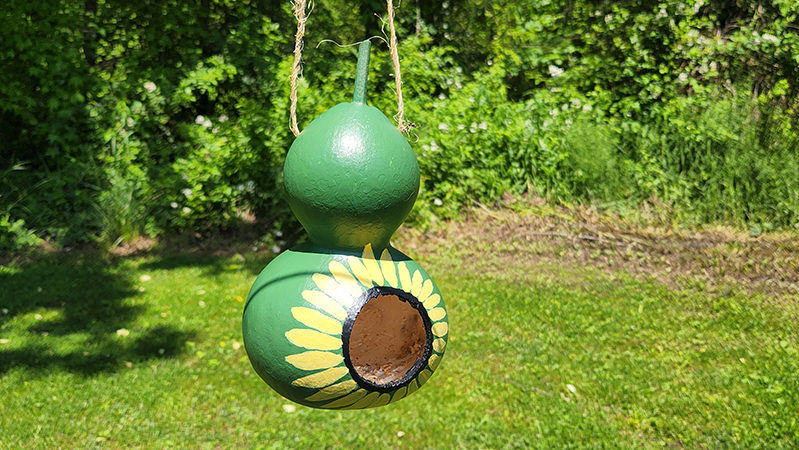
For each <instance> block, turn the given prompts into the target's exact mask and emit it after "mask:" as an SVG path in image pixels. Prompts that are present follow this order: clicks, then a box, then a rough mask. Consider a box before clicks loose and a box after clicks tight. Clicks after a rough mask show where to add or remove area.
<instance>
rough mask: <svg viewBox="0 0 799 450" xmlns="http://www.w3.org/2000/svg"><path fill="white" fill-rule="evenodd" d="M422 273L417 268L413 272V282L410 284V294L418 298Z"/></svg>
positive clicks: (420, 290)
mask: <svg viewBox="0 0 799 450" xmlns="http://www.w3.org/2000/svg"><path fill="white" fill-rule="evenodd" d="M422 280H423V279H422V273H421V272H419V271H418V270H417V271H416V272H414V273H413V280H412V282H413V284H412V285H411V294H413V295H415V296H416V298H419V294H421V293H422Z"/></svg>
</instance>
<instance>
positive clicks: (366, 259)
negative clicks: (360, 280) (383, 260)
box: [363, 244, 383, 286]
mask: <svg viewBox="0 0 799 450" xmlns="http://www.w3.org/2000/svg"><path fill="white" fill-rule="evenodd" d="M363 265H364V266H365V267H366V270H368V271H369V275H370V276H371V277H372V280H373V281H374V282H375V284H376V285H378V286H380V285H382V284H383V272H381V271H380V264H378V263H377V260H376V259H375V254H374V252H373V251H372V244H366V247H364V249H363Z"/></svg>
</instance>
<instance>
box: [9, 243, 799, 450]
mask: <svg viewBox="0 0 799 450" xmlns="http://www.w3.org/2000/svg"><path fill="white" fill-rule="evenodd" d="M412 256H415V257H416V258H417V259H418V260H419V261H420V262H422V263H423V264H424V265H425V266H426V268H427V270H428V272H430V273H431V274H432V275H433V277H434V278H436V280H437V283H438V284H439V286H440V288H441V291H442V293H443V294H444V296H445V299H446V301H447V306H448V308H449V313H450V314H449V317H450V325H451V341H450V345H449V347H448V349H447V355H446V356H445V358H444V362H443V363H442V365H441V367H439V369H438V371H437V372H436V374H435V375H434V376H433V378H432V379H431V380H430V381H429V382H428V384H427V385H426V386H425V387H424V388H423V389H422V390H420V391H419V392H417V393H415V394H413V395H412V396H410V397H409V398H407V399H404V400H402V401H400V402H398V403H396V404H392V405H390V406H387V407H383V408H378V409H373V410H365V411H343V412H335V411H321V410H313V409H309V408H305V407H302V406H296V408H294V409H293V410H292V408H284V406H285V405H287V404H289V402H288V401H287V400H284V399H283V398H281V397H280V396H279V395H277V394H276V393H274V392H272V391H271V390H270V389H269V388H268V387H267V386H266V384H264V383H263V382H262V381H261V380H260V379H259V378H258V376H257V375H256V374H255V373H254V371H253V370H252V369H251V367H250V365H249V361H248V360H247V356H246V354H245V350H244V347H243V345H242V344H241V342H242V340H241V331H240V319H241V313H242V309H243V306H244V303H243V299H244V298H246V294H247V292H248V289H249V286H250V284H251V283H252V281H253V280H254V278H255V276H256V275H257V273H258V271H259V270H260V269H261V268H262V267H263V266H264V265H265V264H266V262H267V260H266V259H265V258H264V257H261V256H256V255H246V257H241V256H236V257H232V258H228V257H203V258H192V257H188V256H179V257H164V258H161V257H144V258H139V259H130V260H121V261H117V262H113V263H104V262H102V261H100V260H97V259H94V258H90V257H70V258H67V259H62V260H59V261H49V262H48V261H43V262H37V263H31V264H26V265H22V266H18V267H6V268H2V269H0V285H1V286H2V290H0V339H1V340H0V399H1V400H2V401H0V448H8V449H17V448H42V449H53V448H125V449H130V448H141V449H151V448H208V449H214V448H231V449H232V448H264V449H280V448H292V449H294V448H308V449H316V448H341V449H353V448H409V449H424V448H440V449H451V448H464V449H479V448H492V449H493V448H559V449H560V448H662V447H666V448H703V447H707V448H746V449H750V448H769V449H773V448H796V447H797V446H799V423H797V422H798V421H799V419H798V418H797V415H796V411H797V410H799V400H797V397H799V381H797V373H799V362H797V325H796V323H797V313H798V312H799V306H798V305H799V302H797V301H796V300H795V299H793V300H792V301H787V300H786V301H774V299H768V298H766V297H764V296H758V295H742V294H735V293H732V294H730V295H729V296H726V297H725V296H713V297H711V296H708V295H706V294H705V293H704V292H702V291H701V290H700V289H698V288H696V289H694V288H681V289H676V288H667V287H665V286H663V285H661V284H659V283H657V282H656V281H642V280H636V279H633V278H632V277H629V276H627V275H625V274H624V273H614V274H607V273H605V272H599V271H596V270H593V269H590V268H585V267H577V266H574V265H563V266H559V267H552V266H543V265H535V264H534V265H530V266H527V267H524V268H519V267H518V266H513V265H511V266H507V271H508V272H507V273H504V274H503V273H497V272H496V270H492V272H491V274H490V275H488V274H484V273H481V271H480V269H479V268H480V267H481V264H470V265H468V267H470V269H469V271H465V270H462V269H463V266H462V265H460V264H459V263H457V262H455V263H453V262H452V261H448V255H446V254H444V255H412ZM485 258H486V261H485V264H486V266H488V265H494V266H495V265H496V264H501V261H500V262H498V261H493V262H492V261H491V259H492V256H491V255H485ZM511 280H514V281H511ZM518 280H524V282H519V281H518ZM778 300H779V299H778ZM6 309H7V310H8V312H5V313H4V312H3V311H5V310H6ZM287 411H292V412H287Z"/></svg>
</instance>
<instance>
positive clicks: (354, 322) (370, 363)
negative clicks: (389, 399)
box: [342, 286, 433, 391]
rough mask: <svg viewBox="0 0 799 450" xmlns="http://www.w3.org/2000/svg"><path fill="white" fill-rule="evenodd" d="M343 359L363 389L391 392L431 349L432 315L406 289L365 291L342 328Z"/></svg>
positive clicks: (414, 371) (421, 365)
mask: <svg viewBox="0 0 799 450" xmlns="http://www.w3.org/2000/svg"><path fill="white" fill-rule="evenodd" d="M342 340H343V341H344V345H343V350H344V361H345V362H346V364H347V367H348V368H349V369H350V374H351V375H352V378H353V379H354V380H355V381H356V382H357V383H358V384H360V385H361V386H362V387H365V388H367V389H371V390H378V391H390V390H394V389H397V388H399V387H402V386H403V385H405V384H407V383H409V382H410V381H411V380H412V379H413V378H414V377H415V376H416V375H417V374H418V373H419V372H420V371H421V370H422V368H424V366H425V365H426V364H427V360H428V359H430V355H431V352H432V341H433V334H432V331H431V325H430V318H429V317H428V316H427V311H426V310H425V308H424V306H423V305H422V304H421V303H420V302H419V300H418V299H417V298H416V297H415V296H413V295H411V294H409V293H408V292H405V291H402V290H399V289H394V288H390V287H386V286H380V287H373V288H371V289H369V290H368V291H366V292H365V293H364V295H363V296H362V297H361V298H360V299H359V302H358V303H357V304H356V305H355V306H354V307H353V308H352V309H351V310H350V313H349V315H348V317H347V320H346V321H345V323H344V329H343V332H342Z"/></svg>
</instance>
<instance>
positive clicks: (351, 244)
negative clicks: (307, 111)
mask: <svg viewBox="0 0 799 450" xmlns="http://www.w3.org/2000/svg"><path fill="white" fill-rule="evenodd" d="M369 48H370V44H369V42H368V41H365V42H364V43H362V44H361V48H360V52H359V56H358V71H357V74H356V80H355V92H354V94H353V101H352V103H341V104H338V105H336V106H334V107H333V108H331V109H330V110H328V111H327V112H325V113H324V114H322V115H321V116H319V117H318V118H316V119H315V120H314V121H313V122H311V124H310V125H308V127H307V128H305V130H303V131H302V133H300V135H299V136H298V137H297V139H296V140H295V141H294V144H293V145H292V146H291V149H290V150H289V153H288V155H287V156H286V163H285V166H284V168H283V174H284V185H285V188H286V193H287V195H288V199H289V204H290V205H291V209H292V210H293V211H294V214H295V215H296V216H297V218H298V219H299V221H300V222H301V223H302V225H303V226H304V227H305V229H306V230H307V231H308V235H309V236H310V238H311V242H309V243H306V244H303V245H300V246H298V247H295V248H293V249H290V250H288V251H286V252H284V253H283V254H281V255H280V256H278V257H277V258H276V259H275V260H274V261H272V262H271V263H270V264H269V265H268V266H267V267H266V268H265V269H264V270H263V272H262V273H261V274H260V275H259V276H258V279H257V280H256V281H255V284H254V285H253V287H252V290H251V291H250V295H249V297H248V299H247V305H246V307H245V310H244V317H243V319H242V330H243V335H244V344H245V346H246V348H247V353H248V355H249V358H250V361H251V362H252V365H253V367H254V368H255V370H256V372H257V373H258V374H259V375H260V376H261V378H263V379H264V381H266V382H267V383H268V384H269V385H270V386H271V387H272V388H273V389H274V390H275V391H277V392H279V393H280V394H281V395H283V396H284V397H286V398H288V399H290V400H293V401H295V402H297V403H301V404H304V405H307V406H312V407H318V408H328V409H361V408H369V407H376V406H383V405H386V404H388V403H391V402H394V401H397V400H399V399H401V398H404V397H405V396H407V395H409V394H411V393H413V392H414V391H415V390H416V389H418V388H419V387H421V386H422V384H424V383H425V382H426V381H427V380H428V379H429V378H430V376H431V375H432V373H433V371H434V370H435V369H436V367H437V366H438V363H439V362H440V361H441V358H442V357H443V354H444V350H445V348H446V345H447V340H448V338H449V325H448V317H447V313H446V309H445V308H444V303H443V301H442V300H441V293H440V292H439V290H438V287H436V285H435V283H434V282H433V281H432V280H431V279H430V277H429V275H427V273H426V272H425V271H424V269H422V268H421V267H420V266H419V265H418V264H417V263H415V262H414V261H412V260H411V259H410V258H408V257H407V256H405V255H404V254H402V253H400V252H399V251H397V250H396V249H393V248H390V247H389V240H390V238H391V235H392V234H393V233H394V231H396V230H397V228H399V226H400V225H401V224H402V221H403V220H405V217H406V216H407V215H408V213H409V212H410V211H411V208H413V203H414V201H415V200H416V196H417V194H418V192H419V166H418V164H417V162H416V155H415V154H414V152H413V150H412V149H411V147H410V145H409V144H408V141H407V140H406V139H405V137H404V136H403V135H402V134H401V133H400V132H399V130H397V128H396V126H394V124H392V123H391V121H390V120H388V118H386V116H385V115H383V113H381V112H380V110H378V109H377V108H375V107H372V106H368V105H367V104H366V82H367V78H368V72H369V70H368V69H369ZM374 287H387V288H394V289H398V290H400V291H403V293H404V294H407V298H409V299H411V300H408V302H409V303H410V302H415V303H414V304H415V305H416V306H415V307H416V308H417V311H419V313H420V315H421V316H422V318H423V321H424V320H427V322H426V323H425V327H426V332H427V336H428V342H427V344H426V346H425V349H426V350H425V353H424V356H423V357H422V358H419V359H417V365H416V366H414V369H411V370H408V371H407V372H406V376H405V378H403V380H405V381H403V382H402V383H400V382H399V381H398V382H397V383H398V385H396V387H391V388H389V387H387V386H377V385H369V384H368V383H367V382H365V381H364V380H363V379H361V378H360V377H359V376H357V374H354V373H353V370H354V369H353V367H352V365H351V362H350V361H349V360H348V359H347V357H346V356H345V355H346V353H345V352H344V351H343V345H344V342H345V340H344V338H343V337H342V333H346V332H345V331H344V323H345V320H350V319H351V320H354V319H355V318H356V317H357V314H358V313H359V311H360V309H359V308H360V306H359V305H360V303H359V302H362V301H367V300H366V299H367V298H369V297H368V296H367V294H368V291H369V290H370V289H372V288H374ZM422 311H425V312H424V313H422ZM424 314H427V318H426V319H425V316H424ZM404 332H405V331H403V333H404ZM420 364H421V365H420ZM354 375H355V376H354ZM411 375H413V376H412V377H411ZM408 377H411V378H410V379H408ZM391 386H395V385H393V384H392V385H391Z"/></svg>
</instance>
